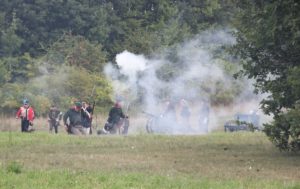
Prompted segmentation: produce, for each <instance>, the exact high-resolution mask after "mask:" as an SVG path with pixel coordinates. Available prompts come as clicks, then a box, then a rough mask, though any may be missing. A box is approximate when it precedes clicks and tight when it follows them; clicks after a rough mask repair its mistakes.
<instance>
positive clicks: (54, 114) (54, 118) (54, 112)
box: [48, 105, 62, 134]
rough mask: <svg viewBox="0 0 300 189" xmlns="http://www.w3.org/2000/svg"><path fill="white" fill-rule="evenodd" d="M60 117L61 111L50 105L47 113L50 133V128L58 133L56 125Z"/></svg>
mask: <svg viewBox="0 0 300 189" xmlns="http://www.w3.org/2000/svg"><path fill="white" fill-rule="evenodd" d="M61 118H62V112H61V111H59V109H58V108H57V107H56V106H55V105H52V106H51V107H50V111H49V113H48V122H49V132H50V133H52V130H53V128H54V131H55V133H56V134H57V133H58V126H59V121H60V120H61Z"/></svg>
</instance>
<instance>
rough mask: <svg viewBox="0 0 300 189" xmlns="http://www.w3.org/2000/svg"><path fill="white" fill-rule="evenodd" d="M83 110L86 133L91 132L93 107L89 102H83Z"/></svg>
mask: <svg viewBox="0 0 300 189" xmlns="http://www.w3.org/2000/svg"><path fill="white" fill-rule="evenodd" d="M82 111H83V112H84V113H83V114H82V118H83V120H82V121H83V127H84V130H85V132H86V134H91V127H92V114H93V108H92V107H91V106H90V105H89V104H88V103H87V102H82Z"/></svg>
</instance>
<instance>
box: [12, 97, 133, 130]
mask: <svg viewBox="0 0 300 189" xmlns="http://www.w3.org/2000/svg"><path fill="white" fill-rule="evenodd" d="M93 111H94V105H92V106H91V105H90V104H89V103H88V102H81V101H75V103H74V105H73V106H72V107H71V108H70V109H69V110H68V111H66V113H64V114H63V113H62V112H61V111H60V110H59V108H57V107H56V106H55V105H52V106H51V107H50V110H49V112H48V123H49V132H51V133H52V132H53V130H54V132H55V133H58V126H59V125H60V121H61V120H62V121H63V124H64V126H65V129H66V131H67V133H68V134H74V135H90V134H92V120H93ZM16 118H17V119H18V118H20V119H21V131H22V132H32V131H34V129H33V127H32V126H33V120H34V118H35V115H34V110H33V108H32V107H31V106H30V105H29V101H28V100H27V99H24V100H23V105H22V106H21V107H20V108H19V110H18V111H17V114H16ZM124 119H128V116H125V114H124V113H123V110H122V107H121V101H120V100H117V101H116V103H115V104H114V106H113V107H112V108H111V109H110V111H109V116H108V119H107V122H106V124H105V126H104V128H103V129H102V131H103V132H101V134H102V133H103V134H108V133H110V132H112V131H115V130H116V129H118V128H120V127H121V125H122V124H123V123H124ZM127 121H128V120H127ZM128 126H129V125H127V128H125V129H123V131H122V134H127V131H128ZM124 130H125V131H124ZM97 133H98V132H97ZM99 133H100V132H99ZM99 133H98V134H99Z"/></svg>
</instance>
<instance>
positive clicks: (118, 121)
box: [104, 100, 126, 133]
mask: <svg viewBox="0 0 300 189" xmlns="http://www.w3.org/2000/svg"><path fill="white" fill-rule="evenodd" d="M125 118H126V116H125V114H124V113H123V110H122V106H121V101H120V100H117V102H116V103H115V104H114V106H113V107H112V108H111V109H110V111H109V114H108V119H107V122H106V124H105V126H104V129H105V131H109V132H110V133H115V132H116V131H117V130H118V129H119V128H120V127H121V125H122V124H123V123H124V119H125Z"/></svg>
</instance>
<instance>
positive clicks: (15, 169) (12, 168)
mask: <svg viewBox="0 0 300 189" xmlns="http://www.w3.org/2000/svg"><path fill="white" fill-rule="evenodd" d="M22 169H23V166H22V165H21V164H20V163H18V162H15V161H13V162H11V163H10V164H9V165H7V167H6V170H7V172H9V173H15V174H20V173H22Z"/></svg>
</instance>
